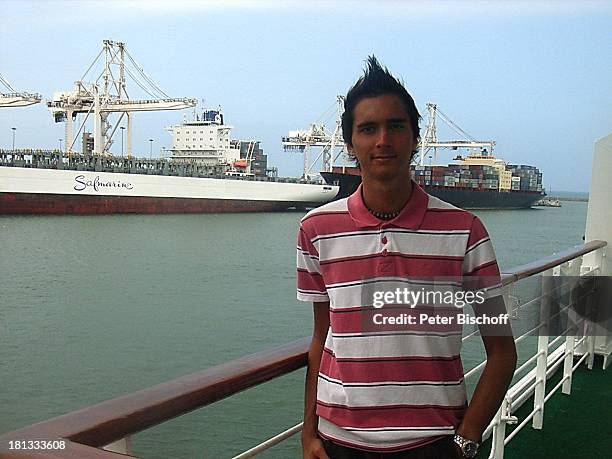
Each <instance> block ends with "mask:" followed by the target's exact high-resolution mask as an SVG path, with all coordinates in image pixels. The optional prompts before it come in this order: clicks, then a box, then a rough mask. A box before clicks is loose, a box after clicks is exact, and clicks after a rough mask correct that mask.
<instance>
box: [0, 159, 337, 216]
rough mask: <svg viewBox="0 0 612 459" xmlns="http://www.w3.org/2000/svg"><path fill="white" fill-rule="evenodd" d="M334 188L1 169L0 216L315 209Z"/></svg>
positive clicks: (332, 193)
mask: <svg viewBox="0 0 612 459" xmlns="http://www.w3.org/2000/svg"><path fill="white" fill-rule="evenodd" d="M337 192H338V187H335V186H329V185H315V184H298V183H281V182H267V181H254V180H241V179H216V178H193V177H171V176H162V175H143V174H124V173H109V172H88V171H73V170H57V169H36V168H22V167H1V166H0V214H13V215H15V214H111V213H206V212H257V211H273V210H287V209H292V208H308V207H316V206H319V205H321V204H323V203H325V202H328V201H330V200H332V199H333V198H334V197H335V195H336V193H337Z"/></svg>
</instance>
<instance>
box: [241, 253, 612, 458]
mask: <svg viewBox="0 0 612 459" xmlns="http://www.w3.org/2000/svg"><path fill="white" fill-rule="evenodd" d="M605 246H606V243H605V242H602V241H592V242H590V243H588V244H585V245H584V246H582V247H576V248H574V249H570V250H567V251H565V252H563V253H561V254H559V255H556V256H551V257H548V258H545V259H543V260H539V261H537V262H534V263H531V264H528V265H524V266H520V267H517V268H514V269H512V270H509V271H507V272H505V273H504V274H503V275H502V276H503V283H504V286H505V287H506V291H507V292H512V291H513V289H514V287H515V285H516V284H518V283H519V282H520V281H521V280H523V279H527V278H529V277H532V276H534V275H536V274H542V287H543V289H542V294H541V295H538V296H536V297H534V298H532V299H530V300H529V301H527V302H525V303H523V304H520V303H519V302H517V301H516V298H515V297H513V296H512V295H510V294H508V295H507V296H508V298H507V301H506V303H507V306H510V308H509V309H510V310H509V314H510V315H511V316H512V315H514V316H515V317H516V316H517V314H519V313H520V311H525V309H526V308H527V307H529V306H533V305H537V304H538V301H540V303H539V305H540V312H541V314H540V316H541V317H542V319H543V320H541V321H539V323H538V324H537V325H536V326H535V327H532V328H531V329H529V330H527V331H526V332H524V333H522V334H521V335H519V336H518V337H516V338H515V340H514V342H515V344H516V345H517V349H518V347H519V346H518V345H519V344H520V343H522V342H525V341H526V340H527V338H529V337H532V336H534V334H536V335H539V336H537V341H536V343H535V346H534V349H533V351H534V353H533V354H531V355H528V356H525V361H524V362H523V363H522V364H521V365H520V366H519V367H518V368H517V369H516V370H515V372H514V379H516V378H518V377H519V376H520V375H521V374H522V373H524V372H525V371H526V370H529V371H528V372H527V373H526V374H525V375H524V376H523V377H521V378H520V379H519V380H518V381H516V382H515V383H514V384H513V385H512V386H511V387H510V389H509V390H508V392H507V393H506V395H505V397H504V400H503V402H502V405H501V406H500V408H499V410H498V412H497V414H496V416H495V417H494V419H493V420H492V421H491V423H490V424H489V426H488V427H487V429H486V430H485V432H484V434H483V440H487V439H489V438H491V453H490V455H489V459H501V458H503V457H504V448H505V446H506V445H507V444H508V443H509V442H510V441H511V440H512V439H513V438H514V437H515V436H516V435H517V434H518V433H519V432H520V431H521V430H522V429H523V428H524V427H526V426H527V425H528V423H529V421H531V423H532V427H533V428H534V429H542V427H543V420H544V417H543V415H544V407H545V404H546V402H547V401H548V400H549V399H550V398H551V397H552V396H553V395H554V394H555V393H556V392H557V391H558V390H559V389H560V388H561V389H562V392H563V393H564V394H567V395H569V394H570V393H571V387H572V374H573V372H574V371H575V370H576V369H577V368H578V367H579V366H580V365H581V364H582V363H583V362H584V361H585V360H586V361H587V363H588V367H589V368H592V367H593V359H594V355H595V346H594V343H595V340H594V337H593V336H591V335H589V334H588V333H589V324H588V320H586V319H582V320H580V321H578V322H577V323H576V324H575V325H576V326H574V327H573V330H574V332H575V333H574V334H567V335H561V336H556V337H555V338H554V339H552V341H550V342H549V340H550V338H551V337H550V336H548V335H545V334H543V332H541V331H540V329H542V328H546V327H547V326H548V324H549V323H550V321H551V320H552V319H555V318H556V317H557V316H559V315H560V314H561V313H563V312H565V311H567V310H569V309H570V308H571V307H572V306H575V305H576V303H577V302H578V301H580V300H581V298H577V297H576V289H575V288H574V289H573V290H572V289H571V287H572V286H571V285H570V284H575V283H576V279H577V278H578V277H582V278H584V277H585V276H595V275H598V274H599V273H600V267H601V260H602V255H603V248H604V247H605ZM587 253H591V254H593V255H594V258H595V260H596V263H597V264H596V265H595V266H583V255H585V254H587ZM555 277H557V278H566V279H568V281H567V282H564V283H562V284H561V285H560V286H556V287H553V283H552V282H551V279H552V278H555ZM563 287H570V290H569V292H568V293H569V294H570V303H569V304H567V305H565V306H564V307H563V308H562V309H561V310H560V311H559V312H557V313H556V314H554V315H550V314H549V313H548V311H546V310H545V309H546V307H547V302H548V303H549V302H550V298H551V296H552V294H553V293H554V292H553V290H558V289H561V288H563ZM512 303H514V305H512ZM579 328H580V329H582V330H583V331H585V332H586V333H577V332H579ZM477 335H479V331H478V330H477V329H476V330H474V331H472V332H470V333H468V334H467V335H465V336H464V337H463V338H462V341H463V343H465V342H467V341H469V340H471V339H473V338H475V337H476V336H477ZM559 343H561V344H560V345H558V344H559ZM557 345H558V346H557ZM555 346H557V347H555ZM578 351H580V353H581V354H582V356H581V357H580V358H579V359H578V360H577V361H576V362H574V360H575V359H574V358H575V355H577V354H578ZM486 363H487V361H486V359H485V360H483V361H481V362H480V363H478V364H477V365H475V366H474V367H473V368H471V369H470V370H469V371H467V372H466V373H465V375H464V378H465V380H466V381H468V380H470V379H472V378H475V377H476V376H477V375H478V374H479V373H480V371H481V370H482V369H483V368H484V367H485V365H486ZM606 364H607V360H605V361H604V366H605V365H606ZM561 365H563V376H562V378H561V380H560V381H559V382H558V383H557V384H556V385H555V386H554V387H553V388H552V389H551V390H550V391H548V392H546V382H547V381H548V379H549V378H550V377H551V376H553V375H554V374H555V372H556V371H557V369H558V368H559V367H560V366H561ZM534 394H535V395H534ZM532 396H533V397H534V399H533V410H532V411H531V412H530V413H529V414H528V415H527V416H526V417H525V418H524V419H523V420H522V421H521V422H520V424H518V425H517V427H516V428H515V429H514V430H513V431H512V432H511V433H510V434H509V435H506V428H507V426H508V425H510V424H517V423H518V419H517V417H516V416H514V415H513V413H515V412H516V411H517V410H518V409H519V408H520V407H521V406H522V405H523V404H524V403H526V401H527V400H528V399H529V398H531V397H532ZM302 425H303V423H299V424H296V425H295V426H293V427H291V428H290V429H287V430H285V431H284V432H281V433H279V434H278V435H275V436H274V437H272V438H270V439H268V440H266V441H264V442H262V443H260V444H258V445H257V446H255V447H253V448H251V449H249V450H247V451H244V452H243V453H241V454H238V455H236V456H234V457H233V459H245V458H249V457H254V456H256V455H258V454H259V453H261V452H263V451H265V450H267V449H269V448H271V447H272V446H274V445H277V444H279V443H280V442H282V441H284V440H286V439H288V438H289V437H291V436H292V435H294V434H296V433H297V432H299V431H301V429H302Z"/></svg>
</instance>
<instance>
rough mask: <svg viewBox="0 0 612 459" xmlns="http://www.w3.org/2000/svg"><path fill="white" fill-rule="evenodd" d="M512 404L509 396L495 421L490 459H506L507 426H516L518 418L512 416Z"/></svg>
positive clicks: (504, 400)
mask: <svg viewBox="0 0 612 459" xmlns="http://www.w3.org/2000/svg"><path fill="white" fill-rule="evenodd" d="M510 407H511V403H510V401H509V400H508V394H506V397H504V399H503V400H502V404H501V406H500V407H499V410H498V411H497V414H496V415H495V419H494V421H493V422H494V426H493V433H492V434H491V437H492V438H491V454H490V455H489V459H504V448H505V443H506V424H516V423H517V418H516V416H511V414H510Z"/></svg>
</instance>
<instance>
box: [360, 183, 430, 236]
mask: <svg viewBox="0 0 612 459" xmlns="http://www.w3.org/2000/svg"><path fill="white" fill-rule="evenodd" d="M362 187H363V184H360V185H359V188H357V191H355V192H354V193H353V194H352V195H350V196H349V198H348V211H349V214H350V216H351V218H352V219H353V221H354V222H355V225H357V227H359V228H367V227H378V226H380V225H382V224H385V223H386V224H392V225H393V226H398V227H401V228H406V229H413V230H416V229H419V228H420V226H421V223H423V219H424V218H425V212H427V205H428V203H429V196H428V195H427V193H425V191H423V189H422V188H421V187H420V186H419V185H417V184H416V183H414V181H413V182H412V194H411V195H410V199H409V200H408V202H407V203H406V205H405V206H404V208H403V209H402V210H401V212H400V213H399V215H398V216H397V217H395V218H394V219H392V220H380V219H378V218H376V217H375V216H374V215H372V214H371V213H370V211H369V210H368V208H367V207H366V205H365V203H364V202H363V197H362V194H361V189H362Z"/></svg>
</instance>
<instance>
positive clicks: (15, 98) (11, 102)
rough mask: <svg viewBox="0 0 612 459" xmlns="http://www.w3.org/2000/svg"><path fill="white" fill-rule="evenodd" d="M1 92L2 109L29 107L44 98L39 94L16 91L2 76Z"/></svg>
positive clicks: (0, 81) (0, 82) (0, 78)
mask: <svg viewBox="0 0 612 459" xmlns="http://www.w3.org/2000/svg"><path fill="white" fill-rule="evenodd" d="M0 90H1V91H0V108H12V107H27V106H28V105H34V104H38V103H40V101H41V100H42V96H41V95H40V94H38V93H30V92H18V91H16V90H15V89H14V88H13V87H12V86H11V84H10V83H9V82H8V80H7V79H6V78H4V77H3V76H2V75H1V74H0ZM5 91H6V92H5Z"/></svg>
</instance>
